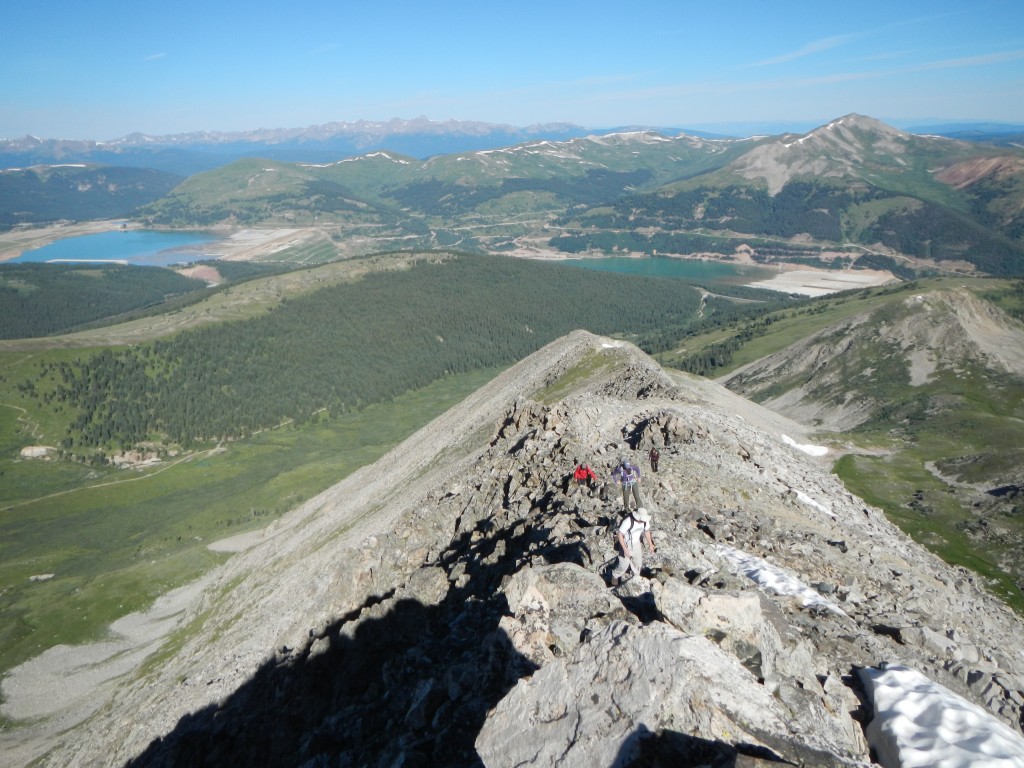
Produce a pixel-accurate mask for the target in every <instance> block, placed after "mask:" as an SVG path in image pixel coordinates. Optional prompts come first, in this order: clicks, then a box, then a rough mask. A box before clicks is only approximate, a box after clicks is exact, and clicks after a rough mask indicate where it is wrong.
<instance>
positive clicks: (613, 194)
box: [388, 169, 652, 216]
mask: <svg viewBox="0 0 1024 768" xmlns="http://www.w3.org/2000/svg"><path fill="white" fill-rule="evenodd" d="M651 176H652V174H651V172H650V171H646V170H637V171H628V172H626V171H622V172H616V171H608V170H603V169H591V170H589V171H587V173H586V174H585V176H584V177H583V178H582V179H580V178H576V177H571V178H557V177H555V178H548V179H539V178H509V179H503V180H502V181H501V183H500V184H498V185H494V186H492V185H478V184H451V183H449V182H446V181H440V180H437V179H432V180H430V181H423V182H417V183H413V184H405V185H403V186H402V187H399V188H396V189H392V190H389V191H388V195H389V196H390V197H391V198H393V199H395V200H397V201H398V202H399V203H400V204H401V205H402V206H404V207H408V208H413V209H415V210H418V211H421V212H423V213H425V214H427V215H428V216H454V215H458V214H462V213H466V212H469V211H472V210H473V209H474V208H476V207H477V206H479V205H481V204H483V203H486V202H488V201H490V200H496V199H498V198H500V197H503V196H505V195H508V194H512V193H515V192H548V193H551V194H554V195H556V196H557V197H558V198H559V199H560V200H562V201H564V202H565V203H567V204H569V205H580V204H583V205H602V204H605V203H606V202H607V201H608V200H615V199H616V198H618V197H619V196H621V195H622V194H623V192H624V191H625V190H627V189H629V188H630V187H633V186H638V185H640V184H643V183H644V182H646V181H648V180H649V179H650V178H651Z"/></svg>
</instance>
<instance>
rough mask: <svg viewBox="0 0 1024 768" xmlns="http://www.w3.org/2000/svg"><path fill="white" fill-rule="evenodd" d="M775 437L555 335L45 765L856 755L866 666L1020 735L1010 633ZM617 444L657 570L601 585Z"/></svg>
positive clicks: (587, 338)
mask: <svg viewBox="0 0 1024 768" xmlns="http://www.w3.org/2000/svg"><path fill="white" fill-rule="evenodd" d="M595 360H597V361H598V362H603V364H601V365H596V364H595ZM570 381H571V382H572V385H571V386H563V385H564V384H565V382H570ZM563 390H564V391H563ZM554 391H558V392H559V396H558V397H557V398H550V397H549V393H551V392H554ZM784 435H788V436H789V437H790V438H796V439H798V440H799V442H802V443H807V442H811V441H810V440H809V439H808V436H807V434H806V432H805V431H804V430H803V428H801V427H800V426H799V425H797V424H795V423H793V422H789V421H787V420H785V419H783V418H781V417H778V416H776V415H775V414H771V413H769V412H767V411H764V410H763V409H760V408H759V407H758V406H756V405H753V404H751V403H749V402H747V401H745V400H742V399H741V398H738V397H735V396H732V395H730V394H729V393H727V392H726V391H724V390H722V389H721V388H719V387H717V386H715V385H713V384H711V383H709V382H706V381H701V380H696V379H693V378H691V377H687V376H683V375H679V376H670V375H668V374H667V373H666V372H664V371H662V370H661V369H660V368H658V367H657V366H656V365H655V364H654V363H653V362H652V361H651V360H650V359H649V358H647V357H646V356H644V355H643V354H641V353H640V352H639V351H638V350H636V349H634V348H632V347H630V346H628V345H623V344H621V343H618V342H611V341H610V340H608V339H601V338H598V337H594V336H591V335H590V334H586V333H583V332H577V333H576V334H573V335H571V336H570V337H567V338H565V339H563V340H560V341H559V342H556V343H555V344H554V345H551V346H550V347H549V348H546V349H545V350H542V351H541V352H540V353H538V354H537V355H536V356H534V357H532V358H528V359H527V360H526V361H524V362H523V363H522V364H520V366H518V367H516V368H514V369H512V370H511V371H509V372H507V373H506V374H503V376H502V377H499V379H497V380H496V381H495V382H494V383H492V384H491V385H489V387H486V388H484V390H482V391H481V392H480V393H477V395H475V396H474V397H472V398H470V399H469V400H467V401H466V403H464V404H463V405H462V406H460V407H459V408H456V409H453V411H452V412H451V413H449V414H447V415H446V416H445V417H442V418H441V419H439V420H437V421H436V422H434V423H433V424H431V425H428V427H426V428H425V429H424V430H423V431H422V432H421V433H419V434H418V435H417V436H414V438H411V439H410V441H408V442H407V443H406V444H404V445H403V446H401V447H400V448H399V449H396V451H395V452H393V453H392V454H390V455H389V456H386V457H384V459H382V460H381V462H380V463H379V464H378V465H377V467H376V468H374V467H371V468H368V469H367V470H364V471H362V472H360V473H358V474H357V475H356V476H353V477H352V478H350V479H348V480H346V481H345V482H344V483H342V484H340V485H339V486H337V487H336V488H335V489H332V490H331V491H329V492H326V493H325V494H323V495H322V496H321V497H318V498H316V499H313V500H311V501H310V502H308V503H307V504H306V505H304V507H303V508H302V509H300V510H297V511H296V512H295V513H293V516H292V518H290V519H287V520H285V521H282V523H281V526H280V531H279V532H278V533H277V534H273V532H271V533H270V534H268V538H267V540H266V541H265V543H263V544H261V545H260V546H258V547H255V548H253V549H252V550H249V551H247V552H245V553H242V554H240V555H237V556H236V557H235V558H233V559H232V560H231V561H230V562H229V563H228V564H227V565H225V566H224V567H223V570H222V573H220V574H219V575H218V578H217V580H216V583H215V584H214V586H212V587H211V588H209V589H207V591H206V593H205V596H204V598H203V600H202V602H201V603H200V604H199V605H197V606H196V607H195V609H194V610H193V611H192V613H191V614H190V617H191V622H190V623H189V625H188V632H187V633H186V632H184V631H183V632H182V634H181V635H180V636H179V637H178V638H177V639H176V640H175V642H177V644H178V650H177V652H176V653H175V654H173V655H171V656H170V657H169V658H168V659H167V660H166V661H165V662H163V663H162V664H161V665H158V666H156V668H155V669H151V670H149V671H148V672H147V673H146V674H145V675H143V676H140V677H138V678H137V679H136V680H134V681H131V682H130V683H127V684H125V685H124V686H123V687H122V688H121V689H120V690H119V691H118V693H117V695H116V696H115V697H114V699H113V701H112V702H111V703H110V704H109V705H108V706H107V707H105V708H104V709H102V710H101V711H100V712H98V713H97V714H96V715H95V716H93V718H92V719H91V720H90V721H89V722H88V723H87V726H86V727H87V731H84V732H83V731H79V732H77V733H73V734H72V736H69V737H66V738H64V739H63V740H61V741H59V742H58V744H57V746H56V748H55V749H54V750H53V751H51V752H50V753H49V754H48V755H47V757H46V759H45V760H44V762H45V763H46V764H49V765H68V764H76V763H77V764H89V763H92V762H98V763H103V764H120V763H125V762H127V764H128V765H133V766H144V765H161V766H169V765H182V766H184V765H190V766H191V765H224V764H268V765H269V764H273V765H303V766H328V765H332V766H333V765H366V766H421V765H422V766H444V765H451V766H467V765H487V766H506V765H537V766H540V765H560V766H595V765H626V764H630V763H631V761H633V760H640V759H643V760H646V761H647V762H645V763H643V764H651V765H662V764H704V765H712V766H718V765H744V766H757V765H768V763H770V762H778V761H788V762H789V763H790V764H794V765H808V766H809V765H815V766H854V765H864V764H867V763H870V762H871V759H872V755H871V752H870V748H869V745H868V743H867V741H866V738H865V735H864V733H865V727H866V725H867V722H868V721H869V720H870V717H871V711H870V704H869V702H868V701H867V699H866V697H865V695H864V691H863V689H862V687H861V684H860V683H859V682H858V676H857V674H856V673H857V670H858V669H860V668H864V667H870V666H876V665H879V664H880V663H882V662H888V661H898V662H899V663H902V664H906V665H908V666H912V667H914V668H916V669H918V670H919V671H921V672H922V673H924V674H925V675H927V676H928V677H930V678H931V679H933V680H935V681H936V682H939V683H941V684H942V685H944V686H946V687H948V688H949V689H951V690H953V691H955V692H957V693H959V694H960V695H962V696H964V697H965V698H967V699H968V700H970V701H973V702H975V703H977V704H979V705H981V706H984V707H985V708H986V709H987V710H988V711H989V712H991V713H992V714H994V715H995V716H997V717H999V718H1001V719H1002V720H1003V721H1004V722H1006V723H1007V724H1009V725H1011V726H1013V727H1014V728H1016V729H1017V730H1018V731H1019V730H1020V729H1021V722H1022V711H1024V651H1022V646H1021V642H1020V638H1021V637H1024V633H1022V623H1021V621H1020V620H1019V619H1018V617H1016V616H1015V615H1014V614H1013V613H1012V612H1010V611H1009V610H1008V609H1006V608H1005V607H1004V606H1003V605H1002V604H1001V603H999V602H998V601H997V600H996V599H994V598H993V597H992V596H990V595H989V594H988V593H987V592H985V591H984V589H983V587H982V585H981V584H980V583H979V579H978V578H977V577H975V576H974V575H972V574H971V573H969V572H967V571H965V570H963V569H961V568H954V567H951V566H948V565H946V564H944V563H942V562H941V561H939V560H938V559H936V558H935V557H933V556H932V555H930V554H929V553H927V552H926V551H924V550H923V549H921V548H920V547H918V546H917V545H916V544H914V543H913V542H912V541H911V540H910V539H908V538H907V537H906V536H904V535H903V534H902V533H901V532H899V531H898V529H896V528H895V527H894V526H893V525H891V524H890V523H889V522H888V521H886V520H885V518H884V516H883V515H882V514H881V512H880V511H879V510H877V509H873V508H871V507H868V506H867V505H865V504H864V503H863V502H862V501H861V500H860V499H858V498H856V497H854V496H853V495H851V494H850V493H849V492H847V491H846V490H845V488H844V487H843V486H842V484H841V483H840V482H839V481H838V479H837V478H836V477H835V476H834V475H832V474H831V473H830V472H829V466H830V462H831V460H832V459H830V458H827V457H826V458H825V459H815V458H812V457H809V456H808V455H806V454H804V453H802V452H801V451H799V450H796V449H794V447H793V446H792V444H787V442H786V441H785V440H784V439H783V436H784ZM790 442H792V440H791V441H790ZM652 446H657V447H658V448H659V450H660V452H661V462H660V471H659V472H658V473H656V474H655V473H653V472H651V471H650V469H649V467H648V465H647V464H646V462H645V461H644V457H645V456H646V453H647V451H648V449H649V448H650V447H652ZM622 454H627V455H629V456H631V457H633V458H634V460H635V461H636V462H637V463H638V464H640V466H641V468H642V470H643V473H644V479H643V483H642V493H643V496H644V502H645V506H646V507H647V508H648V509H649V510H650V511H651V512H652V513H653V517H654V540H655V542H656V544H657V553H656V554H654V555H652V556H649V557H648V558H647V561H646V562H645V565H646V568H645V571H644V574H643V575H642V576H637V577H634V578H632V579H630V580H628V581H626V582H625V583H624V584H622V585H621V586H617V587H615V588H612V587H610V586H609V582H608V571H609V568H610V566H611V564H612V562H613V560H614V557H615V551H614V544H613V537H612V531H613V530H614V529H615V527H616V526H617V524H618V521H619V520H620V518H621V515H622V510H621V503H622V501H621V496H620V495H619V493H618V489H616V488H614V487H613V486H610V485H608V483H609V479H610V471H611V469H612V467H613V465H614V462H615V461H616V459H617V457H618V456H620V455H622ZM583 460H585V461H587V462H589V463H590V464H591V466H592V467H593V468H594V469H595V471H596V472H597V475H598V483H597V484H596V485H595V486H594V487H586V486H583V487H580V486H577V485H576V484H575V483H574V482H573V480H572V479H571V477H572V471H573V469H574V467H575V465H576V463H577V462H579V461H583ZM384 467H389V470H388V476H387V477H382V474H383V473H384V469H383V468H384ZM729 551H732V552H740V553H743V554H744V555H745V556H749V557H751V558H758V559H759V562H763V563H765V564H767V565H770V566H771V567H772V568H777V569H779V570H780V571H784V572H785V573H787V574H790V575H791V576H792V577H793V578H794V579H796V580H798V581H799V582H801V583H802V584H803V585H805V586H806V587H807V588H808V590H810V591H811V592H813V593H814V594H815V595H817V596H819V597H820V600H812V601H808V600H806V599H803V598H801V597H799V596H794V595H791V594H784V593H779V592H775V591H773V590H768V589H765V588H763V587H762V586H760V585H758V584H757V583H755V582H754V581H752V580H751V579H750V578H747V577H745V576H743V575H742V574H741V573H739V572H738V571H737V569H736V568H735V565H734V561H733V560H730V558H729V557H728V556H727V555H726V554H725V553H727V552H729ZM218 585H219V588H218ZM833 607H834V610H833V609H832V608H833ZM83 733H84V735H83ZM101 756H102V757H101Z"/></svg>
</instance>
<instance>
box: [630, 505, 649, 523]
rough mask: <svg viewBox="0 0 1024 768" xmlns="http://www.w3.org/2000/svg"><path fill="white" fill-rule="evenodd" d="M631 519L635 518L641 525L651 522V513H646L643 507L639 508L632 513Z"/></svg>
mask: <svg viewBox="0 0 1024 768" xmlns="http://www.w3.org/2000/svg"><path fill="white" fill-rule="evenodd" d="M633 517H635V518H636V519H637V520H639V521H640V522H641V523H649V522H651V513H650V512H648V511H647V509H646V508H645V507H640V508H639V509H638V510H637V511H636V512H634V513H633Z"/></svg>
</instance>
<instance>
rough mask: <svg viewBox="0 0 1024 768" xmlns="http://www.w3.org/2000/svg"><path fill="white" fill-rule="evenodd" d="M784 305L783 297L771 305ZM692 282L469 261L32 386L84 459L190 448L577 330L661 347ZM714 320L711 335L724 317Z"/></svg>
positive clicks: (81, 365) (710, 306)
mask: <svg viewBox="0 0 1024 768" xmlns="http://www.w3.org/2000/svg"><path fill="white" fill-rule="evenodd" d="M767 295H770V294H767ZM700 304H701V302H700V295H699V293H698V292H697V291H696V290H694V289H693V288H691V287H689V286H686V285H685V284H683V283H681V281H678V280H669V279H657V278H638V277H631V276H623V275H616V274H613V273H595V272H592V271H589V270H581V269H577V268H573V267H565V266H559V265H549V264H537V263H532V262H524V261H520V260H516V259H507V258H502V257H485V256H472V255H466V254H462V255H459V256H457V257H453V258H450V259H447V260H443V261H442V260H438V259H436V258H435V259H432V260H430V261H426V260H425V261H422V262H418V263H417V264H416V265H415V266H414V267H413V268H411V269H409V270H408V271H400V272H389V273H386V274H385V273H371V274H369V275H367V276H366V277H364V278H363V279H362V280H360V281H359V282H356V283H346V284H340V285H336V286H333V287H329V288H324V289H321V290H319V291H316V292H314V293H310V294H306V295H304V296H302V297H300V298H295V299H290V300H287V301H284V302H282V304H280V305H279V306H278V307H277V308H276V309H274V310H273V311H271V312H269V313H268V314H266V315H263V316H260V317H257V318H254V319H250V320H246V321H238V322H232V323H223V324H218V325H214V326H206V327H203V328H200V329H196V330H191V331H187V332H183V333H181V334H178V335H177V336H174V337H172V338H169V339H164V340H159V341H156V342H153V343H151V344H147V345H140V346H137V347H131V348H119V349H112V350H106V351H104V352H102V353H99V354H96V355H92V356H89V357H82V358H80V359H78V360H76V361H74V362H64V363H60V364H49V365H40V367H39V370H38V374H37V375H36V376H35V377H34V378H33V379H31V380H28V381H25V382H24V383H23V384H22V385H21V390H22V392H23V393H25V394H27V395H33V396H35V397H38V398H40V399H42V400H43V401H45V402H47V403H48V404H50V405H51V407H57V408H62V407H68V408H73V409H75V412H76V413H77V414H78V415H77V417H76V418H75V419H74V420H73V424H72V426H71V428H70V430H69V432H68V434H67V435H65V437H64V439H63V441H62V443H61V447H62V449H63V450H64V451H65V455H70V456H71V457H73V458H78V459H88V458H92V459H94V460H100V461H102V460H103V459H102V453H103V452H104V451H108V450H110V449H118V448H127V447H130V446H133V445H136V444H138V443H140V442H143V441H147V440H154V441H158V442H163V443H167V442H169V443H174V444H178V445H182V446H192V445H194V444H196V443H200V442H206V441H214V440H219V439H225V438H233V437H241V436H245V435H248V434H251V433H253V432H255V431H256V430H260V429H264V428H268V427H273V426H276V425H278V424H280V423H282V422H283V421H285V420H288V419H293V420H295V421H297V422H299V423H304V422H308V421H309V420H311V419H322V418H330V415H331V414H336V413H342V412H344V411H346V410H349V409H357V408H361V407H362V406H365V405H367V404H369V403H373V402H381V401H387V400H389V399H390V398H393V397H395V396H396V395H398V394H401V393H403V392H407V391H409V390H413V389H417V388H420V387H423V386H425V385H426V384H428V383H430V382H432V381H435V380H437V379H438V378H441V377H444V376H446V375H448V374H452V373H461V372H465V371H470V370H475V369H481V368H492V367H497V366H501V365H507V364H509V363H512V362H514V361H516V360H519V359H521V358H523V357H526V356H527V355H528V354H530V353H531V352H533V351H535V350H537V349H539V348H540V347H541V346H543V345H544V344H546V343H548V342H550V341H552V340H554V339H556V338H558V337H559V336H562V335H564V334H565V333H568V332H570V331H572V330H574V329H577V328H585V329H588V330H590V331H593V332H595V333H600V334H627V335H630V336H631V337H633V338H640V339H646V340H647V341H648V342H651V343H656V341H654V342H652V340H656V339H657V338H659V334H660V333H662V332H663V330H662V329H665V328H678V327H680V326H685V325H686V324H687V323H690V322H694V321H696V320H697V315H698V312H699V310H700ZM727 306H728V307H731V306H732V305H731V303H730V302H728V301H727V300H722V299H720V300H716V301H712V302H709V303H706V304H705V305H704V307H703V316H704V319H703V321H704V322H706V321H707V318H708V317H709V316H711V315H713V314H714V313H715V312H717V311H719V308H721V309H722V311H724V309H725V307H727Z"/></svg>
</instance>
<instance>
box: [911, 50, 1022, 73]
mask: <svg viewBox="0 0 1024 768" xmlns="http://www.w3.org/2000/svg"><path fill="white" fill-rule="evenodd" d="M1017 59H1024V50H1021V51H1004V52H1003V53H986V54H984V55H981V56H962V57H960V58H957V59H942V60H939V61H930V62H926V63H924V64H920V65H918V66H916V67H908V68H907V70H906V71H913V72H918V71H921V70H928V69H959V68H960V67H983V66H985V65H986V64H1000V63H1002V62H1004V61H1016V60H1017Z"/></svg>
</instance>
